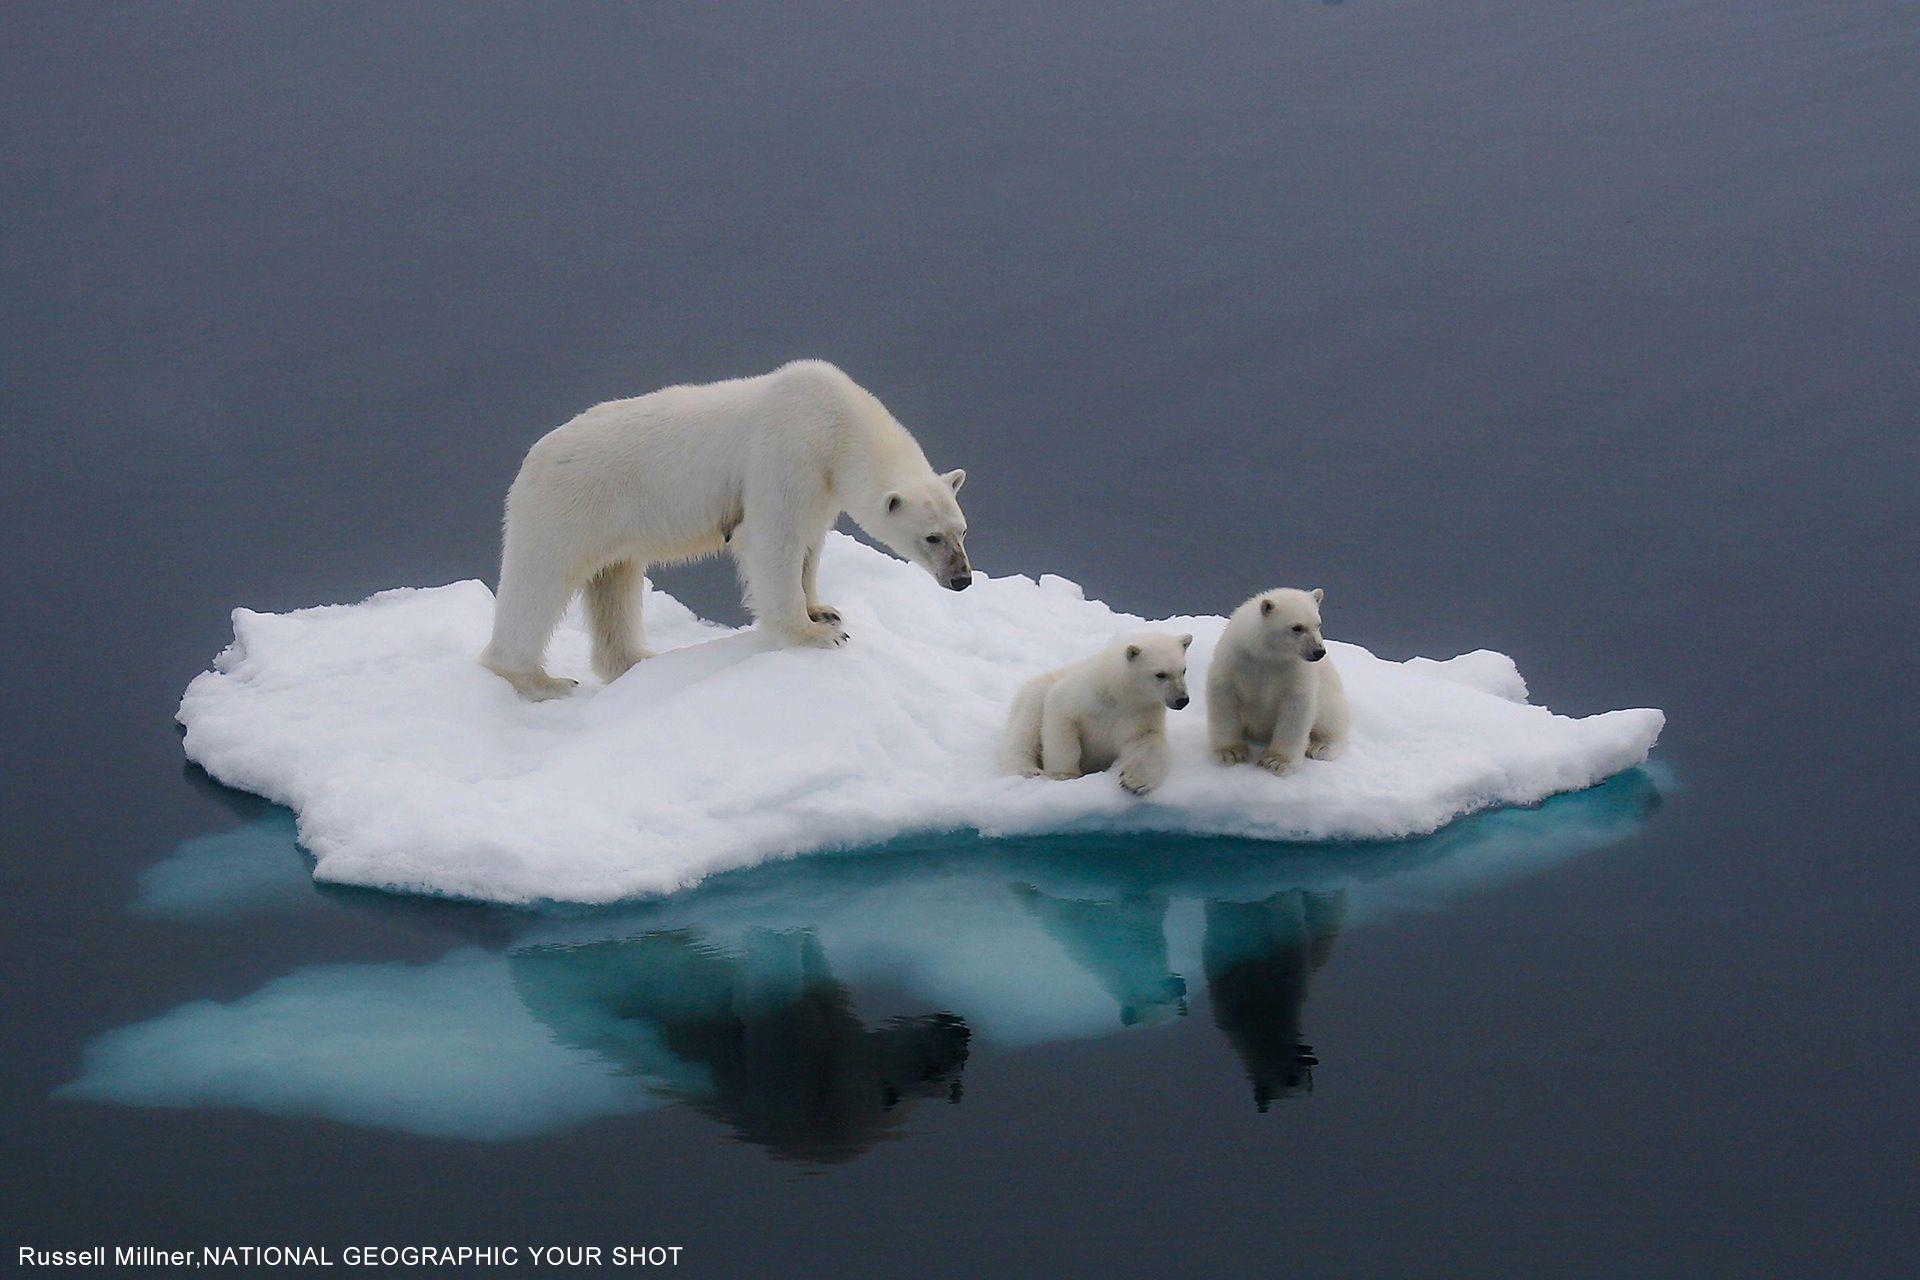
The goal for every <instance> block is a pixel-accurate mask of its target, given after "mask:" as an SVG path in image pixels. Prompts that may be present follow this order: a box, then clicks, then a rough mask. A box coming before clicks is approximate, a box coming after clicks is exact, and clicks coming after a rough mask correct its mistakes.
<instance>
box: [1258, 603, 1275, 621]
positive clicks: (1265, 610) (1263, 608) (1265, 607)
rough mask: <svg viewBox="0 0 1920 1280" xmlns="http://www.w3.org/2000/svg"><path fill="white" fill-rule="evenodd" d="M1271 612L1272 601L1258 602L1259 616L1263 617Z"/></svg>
mask: <svg viewBox="0 0 1920 1280" xmlns="http://www.w3.org/2000/svg"><path fill="white" fill-rule="evenodd" d="M1272 612H1273V601H1271V600H1262V601H1261V602H1260V616H1261V617H1263V618H1264V617H1266V616H1267V615H1268V614H1270V613H1272Z"/></svg>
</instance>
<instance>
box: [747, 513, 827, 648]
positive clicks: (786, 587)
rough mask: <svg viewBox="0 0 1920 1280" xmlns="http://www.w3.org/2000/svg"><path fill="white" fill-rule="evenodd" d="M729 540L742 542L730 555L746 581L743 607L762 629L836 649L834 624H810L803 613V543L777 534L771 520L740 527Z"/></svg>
mask: <svg viewBox="0 0 1920 1280" xmlns="http://www.w3.org/2000/svg"><path fill="white" fill-rule="evenodd" d="M749 519H750V520H751V517H749ZM734 541H735V542H736V543H740V544H742V545H741V546H740V548H739V550H738V551H737V552H736V555H738V556H739V560H740V569H741V576H742V577H744V578H745V579H746V587H747V608H748V609H750V610H752V611H753V616H754V619H755V620H756V621H757V622H758V623H759V624H760V625H761V626H762V627H764V628H766V629H767V630H768V631H769V632H771V633H772V634H774V635H776V636H779V637H780V638H781V639H783V640H785V641H786V642H787V643H788V644H794V645H811V646H813V647H814V648H816V649H837V648H839V647H840V646H841V645H843V644H845V643H846V642H847V633H846V632H845V631H844V630H842V629H841V627H840V624H839V623H837V622H816V621H814V620H813V619H812V618H811V617H809V616H807V593H806V588H805V587H804V586H803V585H802V574H803V571H804V570H805V567H806V565H805V560H806V549H805V547H804V546H802V545H801V544H799V543H797V542H795V541H794V540H793V539H792V538H790V537H783V536H782V531H781V530H780V529H779V527H778V523H777V522H773V523H770V524H769V525H765V526H760V527H757V528H754V529H752V530H747V529H745V528H743V529H742V530H741V531H740V532H739V533H736V534H735V535H734Z"/></svg>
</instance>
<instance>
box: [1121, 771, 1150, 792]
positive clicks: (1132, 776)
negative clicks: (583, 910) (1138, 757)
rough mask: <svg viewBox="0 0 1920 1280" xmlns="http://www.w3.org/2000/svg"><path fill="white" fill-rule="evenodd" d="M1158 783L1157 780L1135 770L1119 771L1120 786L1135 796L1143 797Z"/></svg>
mask: <svg viewBox="0 0 1920 1280" xmlns="http://www.w3.org/2000/svg"><path fill="white" fill-rule="evenodd" d="M1158 781H1159V779H1158V778H1154V777H1151V776H1149V775H1147V774H1144V773H1141V772H1140V771H1139V770H1136V769H1122V770H1121V771H1120V785H1121V786H1122V787H1124V788H1126V789H1127V790H1128V791H1130V792H1132V793H1133V794H1134V795H1136V796H1143V795H1145V794H1147V792H1149V791H1151V790H1153V787H1154V784H1155V783H1156V782H1158Z"/></svg>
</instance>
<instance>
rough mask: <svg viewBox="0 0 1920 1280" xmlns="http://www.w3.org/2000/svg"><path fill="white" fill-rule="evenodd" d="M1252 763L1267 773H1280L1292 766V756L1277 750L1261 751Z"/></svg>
mask: <svg viewBox="0 0 1920 1280" xmlns="http://www.w3.org/2000/svg"><path fill="white" fill-rule="evenodd" d="M1254 763H1255V764H1257V765H1259V766H1260V767H1261V768H1262V769H1265V770H1266V771H1267V772H1268V773H1273V774H1280V773H1285V772H1286V771H1287V770H1289V769H1291V768H1293V757H1292V756H1289V755H1283V754H1281V753H1280V752H1278V751H1263V752H1261V753H1260V758H1259V759H1258V760H1255V761H1254Z"/></svg>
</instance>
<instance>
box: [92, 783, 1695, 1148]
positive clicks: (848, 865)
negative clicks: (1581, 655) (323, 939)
mask: <svg viewBox="0 0 1920 1280" xmlns="http://www.w3.org/2000/svg"><path fill="white" fill-rule="evenodd" d="M1658 800H1659V786H1658V784H1657V783H1656V781H1655V775H1654V774H1652V773H1650V772H1648V771H1644V770H1637V771H1634V772H1632V773H1628V774H1625V775H1622V776H1620V777H1618V778H1615V779H1613V780H1612V781H1610V782H1608V783H1606V784H1604V785H1602V786H1599V787H1595V788H1593V789H1591V790H1589V791H1585V792H1580V793H1578V794H1574V795H1568V796H1562V797H1559V798H1557V799H1554V800H1551V801H1548V802H1547V803H1546V804H1544V805H1542V806H1540V807H1539V808H1537V809H1524V810H1518V809H1514V810H1503V811H1499V812H1494V813H1488V814H1483V815H1479V816H1477V817H1474V818H1470V819H1467V820H1465V821H1462V822H1458V823H1455V824H1454V825H1452V826H1450V827H1448V828H1446V829H1445V830H1443V831H1440V832H1437V833H1436V834H1434V835H1432V836H1429V837H1426V838H1424V839H1420V840H1409V841H1401V842H1397V843H1391V844H1365V845H1360V844H1350V845H1313V846H1306V845H1276V844H1263V843H1259V842H1253V841H1233V840H1216V839H1205V840H1202V839H1183V838H1179V837H1165V836H1158V837H1156V836H1126V837H1108V836H1102V837H1094V836H1078V837H1069V838H1051V839H1035V840H990V841H989V840H980V839H977V838H971V837H960V836H951V837H938V838H930V839H926V840H921V841H913V842H901V843H898V844H895V845H891V846H888V847H887V848H884V849H881V850H875V851H869V852H867V853H864V854H862V855H859V856H851V855H846V856H836V855H817V856H813V857H808V858H801V859H795V860H792V861H789V862H783V863H779V864H769V865H765V866H761V867H756V868H753V869H751V870H748V871H742V872H738V873H734V874H730V875H724V876H716V877H714V878H713V879H711V880H708V881H706V882H704V883H702V884H701V885H699V886H698V887H696V888H694V889H692V890H689V891H687V892H685V893H679V894H674V895H672V896H669V897H665V898H659V899H654V900H650V901H645V902H637V903H632V904H628V905H626V906H624V907H619V908H615V909H610V910H598V911H573V912H563V911H551V912H546V913H535V912H526V911H506V910H494V909H491V908H485V907H478V906H475V905H473V904H455V903H433V902H429V901H425V900H418V899H407V900H404V904H403V902H402V900H400V899H391V898H387V897H385V896H383V895H377V894H371V893H367V892H365V891H356V892H355V893H354V894H351V895H343V894H342V893H341V892H339V891H337V890H329V891H324V892H315V891H314V889H313V887H312V885H311V882H310V881H308V880H307V878H306V875H307V872H306V868H307V866H308V864H307V862H306V860H305V859H304V858H302V857H300V856H298V855H297V851H296V850H295V848H294V846H293V845H292V831H291V826H290V825H289V824H288V823H287V822H286V821H285V818H284V817H283V816H280V815H274V816H271V817H268V818H265V819H262V820H260V821H258V822H255V823H250V824H248V825H247V826H245V827H243V828H242V829H241V830H240V831H239V832H237V833H235V834H234V836H233V838H231V839H226V840H199V841H190V842H188V843H187V844H186V845H183V846H182V847H181V848H180V850H179V851H178V852H176V854H175V855H174V856H173V857H171V858H169V859H167V860H166V861H165V862H164V863H162V864H160V866H159V867H158V868H156V869H155V871H154V872H153V873H152V874H150V875H148V876H147V877H145V878H143V880H142V885H141V892H142V899H141V902H140V903H139V904H137V905H138V909H140V910H142V911H143V913H144V914H146V915H147V916H148V918H149V920H150V921H151V920H155V919H158V918H172V919H175V920H179V921H181V922H182V924H181V925H180V926H177V927H194V928H202V927H206V925H207V922H210V921H218V920H220V919H222V918H232V917H234V916H239V915H244V914H246V913H248V912H260V911H268V910H271V911H277V912H280V913H282V914H284V913H286V912H288V911H304V912H308V913H312V914H313V915H314V916H315V917H316V919H331V916H329V915H328V914H327V913H329V912H332V911H335V910H338V909H339V908H340V907H341V906H343V905H347V906H351V907H354V908H359V907H367V908H369V909H373V908H376V907H377V906H378V904H379V903H383V902H390V903H393V904H395V906H394V909H395V910H399V909H400V908H401V906H402V905H404V907H405V908H406V909H407V910H408V911H409V912H410V915H409V919H419V920H422V921H430V923H431V924H432V925H433V927H434V928H435V929H436V930H441V931H445V932H447V933H449V934H451V935H453V936H455V937H456V938H462V939H464V940H465V941H466V942H467V943H468V944H469V945H464V946H460V947H458V948H457V949H456V950H454V951H451V952H449V953H448V954H447V955H446V956H444V957H442V958H441V959H439V960H436V961H433V962H431V963H429V964H425V965H408V964H396V963H358V964H315V965H309V966H306V967H303V968H299V969H296V970H294V971H293V972H291V973H288V974H284V975H282V976H279V977H276V978H273V979H272V980H270V981H268V982H266V983H265V985H263V986H261V987H260V988H259V989H258V990H256V991H254V992H253V993H252V994H250V995H247V996H244V997H241V998H240V999H238V1000H234V1001H231V1002H228V1003H216V1002H213V1001H194V1002H190V1003H188V1004H184V1005H182V1006H180V1007H178V1008H176V1009H173V1010H171V1011H169V1012H166V1013H163V1014H161V1015H159V1016H158V1017H155V1018H152V1019H150V1020H148V1021H146V1022H141V1023H137V1024H134V1025H132V1026H127V1027H122V1028H120V1029H118V1030H116V1031H112V1032H109V1033H108V1034H106V1035H104V1036H101V1037H100V1038H99V1039H97V1040H96V1041H95V1042H94V1043H93V1044H92V1045H90V1046H89V1047H88V1050H87V1052H86V1055H85V1060H84V1062H83V1064H82V1069H81V1072H80V1075H79V1078H78V1079H76V1080H75V1081H74V1082H73V1083H72V1084H70V1085H68V1086H67V1087H66V1088H65V1089H64V1090H63V1091H62V1092H63V1094H64V1095H65V1096H68V1097H72V1098H84V1099H90V1100H96V1101H111V1102H118V1103H123V1104H132V1105H144V1106H171V1107H199V1106H235V1107H247V1108H252V1109H255V1110H260V1111H268V1112H273V1113H277V1114H282V1115H291V1116H324V1117H330V1118H333V1119H338V1120H343V1121H347V1122H350V1123H355V1124H362V1125H372V1126H377V1127H381V1128H390V1129H400V1130H405V1131H408V1132H415V1133H423V1134H432V1135H435V1136H441V1137H458V1138H464V1139H469V1140H476V1141H498V1140H503V1139H510V1138H517V1137H525V1136H529V1135H532V1134H538V1133H552V1132H557V1131H559V1130H563V1129H566V1128H570V1127H574V1126H578V1125H582V1124H588V1123H605V1122H607V1121H608V1120H609V1119H610V1118H611V1117H616V1116H622V1115H630V1114H632V1113H635V1112H639V1111H644V1110H646V1109H648V1108H650V1107H653V1106H656V1105H659V1103H660V1102H661V1101H673V1102H679V1103H682V1104H684V1105H688V1106H691V1107H694V1108H696V1109H698V1110H699V1111H701V1112H702V1113H704V1114H706V1115H709V1116H711V1117H713V1118H715V1119H716V1120H718V1121H720V1122H722V1123H723V1124H725V1125H726V1126H727V1127H728V1128H729V1130H730V1131H732V1132H733V1133H735V1134H736V1135H737V1136H738V1137H740V1138H741V1139H743V1140H746V1141H750V1142H753V1143H757V1144H760V1145H763V1146H765V1147H766V1148H768V1149H769V1150H772V1151H774V1152H777V1153H779V1154H781V1155H784V1156H791V1157H796V1158H802V1159H808V1160H833V1159H844V1158H847V1157H849V1156H851V1155H853V1154H855V1153H857V1152H859V1151H861V1150H864V1149H866V1148H867V1147H869V1146H871V1145H872V1144H873V1143H874V1142H875V1141H877V1140H879V1139H880V1138H882V1137H885V1136H887V1135H889V1134H891V1133H895V1132H898V1131H900V1126H901V1120H902V1115H903V1113H904V1112H905V1111H906V1110H907V1108H908V1106H910V1104H911V1102H912V1100H914V1099H917V1098H922V1097H927V1096H933V1097H939V1096H943V1095H945V1096H950V1095H952V1094H953V1093H954V1092H955V1091H956V1089H957V1086H958V1083H959V1080H960V1073H961V1070H962V1067H963V1065H964V1063H965V1062H966V1061H967V1058H968V1054H969V1052H970V1051H971V1052H974V1053H979V1052H982V1051H984V1050H987V1049H995V1050H999V1051H1003V1052H1006V1051H1012V1050H1015V1049H1017V1048H1019V1047H1020V1046H1023V1045H1034V1044H1042V1043H1047V1042H1057V1041H1061V1040H1068V1039H1076V1038H1087V1037H1094V1036H1104V1035H1109V1034H1112V1033H1113V1032H1115V1031H1116V1030H1117V1029H1118V1028H1119V1027H1121V1026H1123V1025H1129V1024H1133V1025H1145V1024H1151V1023H1155V1022H1159V1023H1161V1024H1162V1025H1166V1026H1181V1027H1188V1028H1193V1027H1196V1026H1204V1025H1205V1024H1204V1023H1199V1022H1198V1020H1189V1021H1188V1022H1185V1023H1182V1022H1180V1021H1179V1020H1178V1017H1177V1015H1178V1014H1179V1013H1180V1012H1181V1011H1182V1010H1183V1008H1184V1005H1185V1002H1186V1000H1187V999H1188V997H1189V994H1190V993H1189V991H1188V985H1189V980H1192V981H1194V982H1198V981H1200V980H1201V979H1202V978H1204V981H1205V986H1206V993H1207V1000H1208V1004H1209V1006H1210V1008H1211V1014H1212V1017H1211V1021H1212V1023H1213V1024H1214V1025H1215V1026H1217V1027H1218V1028H1219V1029H1220V1031H1221V1033H1222V1034H1223V1035H1224V1036H1225V1037H1226V1039H1227V1041H1228V1042H1229V1043H1230V1044H1231V1046H1232V1047H1233V1049H1234V1051H1235V1053H1236V1054H1237V1055H1238V1056H1239V1058H1240V1060H1241V1061H1242V1063H1243V1064H1244V1067H1245V1071H1246V1074H1247V1077H1248V1079H1249V1080H1250V1082H1251V1085H1252V1089H1253V1096H1254V1101H1255V1104H1256V1105H1257V1106H1260V1107H1263V1108H1264V1107H1265V1106H1266V1105H1267V1103H1268V1102H1269V1101H1270V1100H1271V1099H1273V1098H1276V1097H1286V1096H1288V1095H1289V1094H1294V1093H1298V1092H1304V1091H1305V1090H1306V1089H1308V1088H1309V1087H1310V1085H1311V1082H1312V1068H1313V1066H1314V1065H1315V1064H1314V1054H1313V1052H1312V1050H1311V1049H1310V1048H1309V1047H1308V1046H1307V1045H1306V1044H1305V1042H1304V1040H1303V1036H1302V1030H1301V1009H1302V1005H1303V1004H1304V1001H1305V999H1306V993H1307V984H1308V981H1309V979H1310V978H1311V976H1312V974H1313V973H1314V972H1315V971H1316V970H1318V969H1319V968H1320V966H1321V965H1323V964H1324V963H1325V962H1326V959H1327V956H1328V953H1329V952H1330V950H1331V948H1332V945H1333V941H1334V938H1335V937H1336V935H1338V934H1340V933H1341V932H1342V931H1343V930H1345V931H1349V932H1350V931H1352V930H1354V929H1356V928H1360V927H1361V926H1363V925H1364V924H1365V923H1367V922H1369V921H1372V920H1377V919H1381V918H1384V917H1387V916H1391V915H1393V914H1395V913H1397V912H1401V911H1406V910H1419V911H1430V910H1432V909H1434V908H1436V907H1439V906H1444V905H1445V904H1447V903H1448V902H1451V901H1455V900H1458V899H1460V898H1462V897H1465V896H1467V895H1468V894H1471V893H1474V892H1478V891H1483V890H1484V889H1485V888H1486V887H1487V886H1489V885H1491V884H1495V883H1498V882H1499V881H1501V880H1503V879H1508V878H1512V877H1515V876H1520V875H1525V874H1528V873H1530V872H1533V871H1537V870H1538V869H1540V868H1542V867H1544V866H1548V865H1551V864H1552V863H1553V862H1555V861H1557V860H1561V859H1565V858H1568V857H1572V856H1574V855H1577V854H1579V853H1581V852H1584V851H1586V850H1589V849H1594V848H1598V847H1601V846H1604V845H1607V844H1611V843H1614V842H1616V841H1618V840H1621V839H1624V838H1625V837H1627V836H1628V835H1630V834H1632V833H1633V832H1634V831H1635V830H1636V829H1637V828H1638V827H1639V826H1640V825H1641V824H1642V823H1643V822H1644V821H1645V820H1646V817H1647V815H1648V813H1649V812H1651V810H1652V809H1653V807H1654V806H1655V804H1657V802H1658ZM246 849H255V850H258V851H259V854H260V857H259V862H258V865H257V866H256V865H252V864H251V863H249V864H248V865H247V867H246V871H247V877H246V879H245V885H246V888H245V891H244V892H239V891H236V890H235V889H234V888H233V884H234V883H235V881H234V879H233V878H232V877H231V876H229V875H228V874H227V873H226V869H227V868H230V867H231V866H232V864H233V863H234V862H235V860H236V858H239V860H240V861H242V862H245V861H247V860H246V859H245V858H240V856H239V854H238V853H237V851H239V850H246ZM268 868H272V869H275V870H272V871H269V870H268ZM255 873H257V874H255ZM275 875H278V876H280V877H282V878H283V879H284V883H280V882H276V881H275V880H274V876H275ZM189 921H191V922H193V923H191V924H190V925H189V924H188V923H186V922H189ZM158 927H165V926H158ZM1342 946H1343V950H1346V949H1349V948H1350V947H1351V944H1350V943H1343V944H1342ZM1182 975H1186V976H1185V978H1183V977H1182ZM880 1001H887V1002H904V1004H900V1003H889V1004H887V1005H886V1006H885V1007H887V1008H889V1009H895V1008H900V1007H904V1008H905V1009H907V1010H908V1011H910V1013H911V1016H907V1017H900V1018H892V1019H887V1018H877V1017H875V1016H872V1015H871V1014H870V1013H863V1010H864V1009H867V1008H869V1007H875V1008H877V1007H881V1006H880V1005H879V1004H878V1002H880ZM928 1010H944V1011H951V1012H925V1011H928ZM963 1016H964V1021H963V1020H962V1017H963ZM1189 1087H1196V1088H1197V1087H1212V1086H1211V1084H1210V1083H1203V1082H1193V1083H1192V1084H1191V1085H1190V1086H1189Z"/></svg>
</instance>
